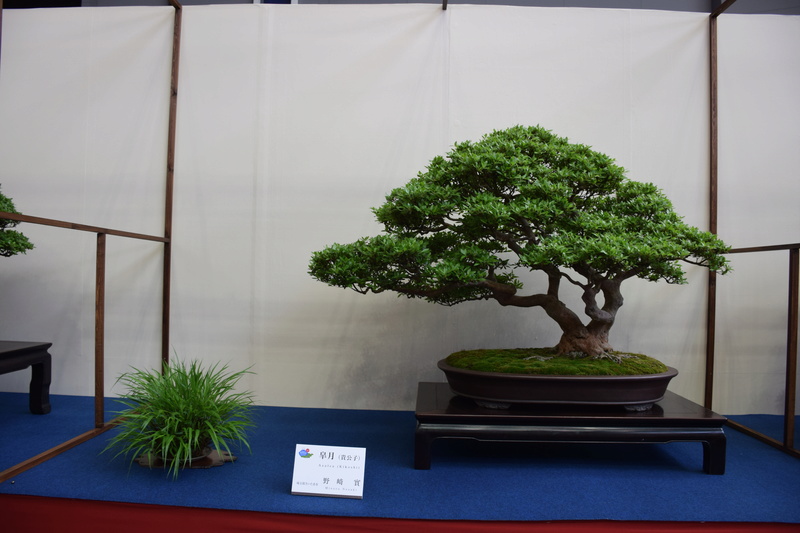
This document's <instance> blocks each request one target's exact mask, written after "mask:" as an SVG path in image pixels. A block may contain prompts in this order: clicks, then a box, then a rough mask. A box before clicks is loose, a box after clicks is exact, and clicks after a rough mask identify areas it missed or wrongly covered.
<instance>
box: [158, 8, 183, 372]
mask: <svg viewBox="0 0 800 533" xmlns="http://www.w3.org/2000/svg"><path fill="white" fill-rule="evenodd" d="M170 3H171V4H172V6H173V7H174V8H175V22H174V25H173V30H172V75H171V77H170V99H169V130H168V133H167V183H166V195H165V202H164V238H165V239H166V242H165V243H164V270H163V276H162V277H163V282H162V296H161V361H162V363H164V364H166V363H169V344H170V342H169V338H170V331H169V327H170V321H169V319H170V293H171V279H172V205H173V195H174V192H173V191H174V183H175V137H176V130H177V127H176V124H177V110H178V71H179V64H180V48H181V23H182V21H183V6H181V4H180V2H177V1H176V0H171V1H170Z"/></svg>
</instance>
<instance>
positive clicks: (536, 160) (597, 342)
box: [309, 126, 728, 359]
mask: <svg viewBox="0 0 800 533" xmlns="http://www.w3.org/2000/svg"><path fill="white" fill-rule="evenodd" d="M373 212H374V213H375V216H376V217H377V220H378V221H379V222H381V223H382V224H383V226H384V233H383V234H381V235H378V236H375V237H367V238H362V239H360V240H358V241H356V242H354V243H351V244H332V245H330V246H328V247H326V248H325V249H324V250H322V251H319V252H315V253H314V254H313V256H312V259H311V263H310V267H309V272H310V274H311V275H312V276H313V277H314V278H316V279H318V280H320V281H323V282H325V283H328V284H330V285H334V286H338V287H345V288H351V289H353V290H355V291H357V292H359V293H363V294H366V293H369V292H374V293H379V292H383V291H395V292H397V293H399V294H402V295H405V296H407V297H409V298H422V299H425V300H428V301H430V302H434V303H438V304H442V305H448V306H449V305H455V304H458V303H461V302H466V301H472V300H494V301H496V302H497V303H499V304H500V305H503V306H516V307H523V308H530V307H541V308H542V309H543V310H544V311H545V312H546V313H547V315H548V316H549V317H550V318H552V319H553V320H554V321H555V322H556V323H557V324H558V325H559V326H560V327H561V330H562V332H563V334H562V336H561V339H560V341H559V342H558V345H557V346H556V350H557V352H558V353H559V354H570V355H581V354H585V355H586V356H591V357H593V358H610V359H617V356H616V355H614V354H613V349H612V346H611V345H610V344H609V340H608V339H609V331H610V329H611V327H612V326H613V325H614V320H615V318H616V316H617V312H618V311H619V309H620V307H622V303H623V298H622V292H621V285H622V283H623V282H624V281H625V280H628V279H631V278H642V279H645V280H649V281H661V280H663V281H666V282H667V283H685V282H686V280H685V276H684V272H683V269H682V267H681V263H690V264H695V265H701V266H704V267H708V268H709V269H712V270H716V271H721V272H723V273H724V272H725V271H726V270H727V269H728V263H727V260H726V259H725V258H724V257H722V255H721V254H723V253H725V252H726V251H727V250H728V247H727V246H726V245H725V244H724V243H723V242H722V241H721V240H719V239H718V238H717V237H716V236H714V235H713V234H711V233H708V232H704V231H701V230H699V229H697V228H695V227H691V226H689V225H687V224H686V223H684V222H683V220H682V218H681V217H680V216H679V215H677V214H676V213H675V211H674V210H673V207H672V204H671V202H670V201H669V199H668V198H667V197H666V196H665V195H664V194H663V193H662V192H661V191H660V190H659V189H658V188H657V187H656V186H655V185H653V184H651V183H640V182H637V181H632V180H629V179H627V178H626V176H625V170H624V169H623V168H622V167H620V166H617V165H616V164H615V163H614V160H613V159H612V158H611V157H609V156H607V155H604V154H601V153H598V152H596V151H594V150H592V149H591V148H589V147H587V146H584V145H581V144H573V143H570V142H569V141H568V140H567V139H566V138H561V137H558V136H556V135H554V134H553V133H551V132H550V131H548V130H545V129H543V128H541V127H538V126H536V127H523V126H515V127H512V128H510V129H506V130H502V131H494V132H493V133H490V134H488V135H485V136H484V137H483V138H482V139H481V140H480V141H478V142H469V141H467V142H463V143H458V144H456V145H455V147H454V148H453V149H452V150H451V151H450V152H449V153H448V154H447V155H446V156H444V157H442V156H438V157H436V158H434V159H433V160H432V161H431V162H430V164H429V165H428V167H427V169H426V170H425V171H424V172H421V173H420V174H419V175H418V176H417V177H416V178H414V179H412V180H411V181H409V182H408V183H407V184H406V185H405V186H404V187H401V188H398V189H395V190H393V191H392V192H391V193H389V194H388V195H387V196H386V202H385V203H384V204H383V205H382V206H380V207H378V208H375V209H373ZM523 271H533V272H538V273H540V274H541V278H540V279H541V282H542V283H541V289H539V290H534V291H528V292H525V293H523V292H522V291H523V282H522V279H521V277H520V273H521V272H523ZM565 284H568V285H572V286H575V287H577V289H578V290H579V291H580V294H581V298H582V301H583V306H584V307H583V312H584V314H585V315H586V317H587V318H586V319H582V318H581V317H580V316H579V314H578V313H577V312H576V311H574V310H572V309H569V308H568V307H567V305H565V303H564V301H563V300H562V295H561V293H562V286H564V285H565Z"/></svg>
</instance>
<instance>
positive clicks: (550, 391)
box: [438, 359, 678, 410]
mask: <svg viewBox="0 0 800 533" xmlns="http://www.w3.org/2000/svg"><path fill="white" fill-rule="evenodd" d="M438 366H439V368H440V369H441V370H442V371H443V372H444V374H445V376H446V377H447V382H448V383H449V385H450V388H451V389H452V390H453V392H454V393H456V394H458V395H460V396H466V397H468V398H472V399H474V400H476V401H478V402H479V403H481V404H482V405H485V406H493V407H507V406H508V404H514V403H531V404H537V403H542V404H578V405H621V406H625V407H627V408H629V409H634V410H636V409H647V408H649V407H651V406H652V404H654V403H655V402H657V401H659V400H661V399H662V398H663V397H664V393H665V392H666V391H667V385H668V384H669V381H670V380H671V379H672V378H674V377H675V376H677V375H678V371H677V370H675V369H674V368H670V367H668V370H667V371H666V372H663V373H661V374H643V375H636V376H540V375H529V374H504V373H500V372H477V371H475V370H464V369H461V368H455V367H453V366H450V365H448V364H447V363H446V362H445V360H444V359H442V360H441V361H439V363H438ZM493 404H496V405H493Z"/></svg>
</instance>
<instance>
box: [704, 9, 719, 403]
mask: <svg viewBox="0 0 800 533" xmlns="http://www.w3.org/2000/svg"><path fill="white" fill-rule="evenodd" d="M708 31H709V71H710V72H709V74H710V79H709V119H710V124H709V210H708V212H709V217H708V218H709V220H708V226H709V231H710V232H711V233H713V234H715V235H716V233H717V186H718V174H717V172H718V152H717V149H718V143H719V137H718V129H717V16H716V15H715V14H712V15H711V17H709V19H708ZM706 307H707V311H706V374H705V393H704V399H703V405H705V407H706V408H707V409H712V404H713V401H714V358H715V348H714V347H715V344H716V321H717V273H716V272H713V271H709V272H708V292H707V294H706Z"/></svg>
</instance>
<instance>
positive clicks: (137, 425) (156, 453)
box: [103, 361, 255, 477]
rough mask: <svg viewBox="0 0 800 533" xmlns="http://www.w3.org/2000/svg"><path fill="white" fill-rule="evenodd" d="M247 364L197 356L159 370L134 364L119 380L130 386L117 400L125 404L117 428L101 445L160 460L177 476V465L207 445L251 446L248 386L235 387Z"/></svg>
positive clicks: (205, 451)
mask: <svg viewBox="0 0 800 533" xmlns="http://www.w3.org/2000/svg"><path fill="white" fill-rule="evenodd" d="M247 373H250V372H249V371H247V370H243V371H240V372H234V373H231V372H229V371H228V369H227V366H223V367H221V368H219V366H218V365H217V364H214V365H213V366H211V367H210V368H208V369H204V368H203V367H202V365H201V364H200V363H198V362H196V361H193V362H192V363H191V364H189V365H187V364H184V363H182V362H172V363H170V364H165V365H164V369H163V372H159V371H157V370H149V371H148V370H138V369H133V370H132V371H130V372H126V373H125V374H123V375H122V376H120V377H119V379H118V380H117V382H118V383H123V384H125V385H127V386H128V391H127V392H126V393H125V394H124V395H122V396H121V397H120V399H119V401H120V402H121V403H122V404H124V405H125V406H127V407H128V408H127V409H125V410H122V411H118V412H117V413H115V414H116V415H118V416H119V418H120V422H119V424H118V425H119V427H118V428H116V429H115V431H117V433H116V434H115V435H114V436H113V437H112V438H111V440H110V441H109V442H108V445H107V446H106V448H105V449H104V450H103V451H104V452H105V451H107V450H110V449H118V452H117V454H116V455H115V457H117V456H119V455H124V456H130V457H131V462H133V461H135V460H137V458H139V457H140V456H149V457H153V458H159V459H161V460H163V462H164V464H165V465H166V466H167V467H168V472H172V474H173V477H178V472H179V471H180V469H181V468H183V467H186V466H189V465H190V464H191V462H192V460H193V459H197V458H198V457H202V456H205V455H207V454H208V452H209V451H210V449H209V448H210V447H213V448H215V449H216V450H218V451H219V452H222V451H223V450H224V451H225V452H227V453H228V454H230V453H231V450H230V448H229V445H228V442H229V441H232V442H238V443H239V444H240V445H241V446H244V447H246V448H247V449H248V450H250V444H249V442H248V440H247V430H248V429H250V428H252V427H253V426H254V425H255V424H254V422H253V416H252V412H251V409H250V406H251V405H252V404H253V395H252V393H250V392H235V391H234V387H235V386H236V384H237V382H238V381H239V379H240V378H241V377H242V376H243V375H244V374H247Z"/></svg>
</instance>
